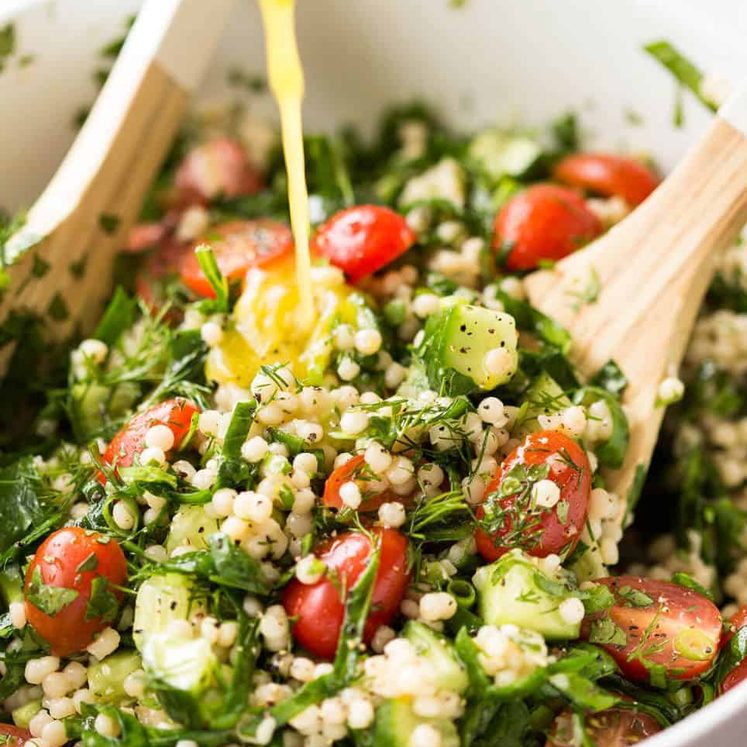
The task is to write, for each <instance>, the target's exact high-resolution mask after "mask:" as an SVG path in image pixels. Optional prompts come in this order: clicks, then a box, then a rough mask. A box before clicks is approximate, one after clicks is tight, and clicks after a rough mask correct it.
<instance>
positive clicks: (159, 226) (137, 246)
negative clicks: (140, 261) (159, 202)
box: [124, 222, 168, 254]
mask: <svg viewBox="0 0 747 747" xmlns="http://www.w3.org/2000/svg"><path fill="white" fill-rule="evenodd" d="M167 233H168V229H167V228H166V226H165V225H164V224H163V223H155V222H154V223H138V224H136V225H134V226H133V227H132V228H131V229H130V233H129V234H128V235H127V242H126V243H125V246H124V251H126V252H132V253H133V254H138V253H140V252H144V251H146V250H148V249H153V248H155V247H157V246H158V245H159V244H160V243H161V242H162V241H163V240H164V239H165V238H166V235H167Z"/></svg>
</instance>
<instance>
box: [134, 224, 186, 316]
mask: <svg viewBox="0 0 747 747" xmlns="http://www.w3.org/2000/svg"><path fill="white" fill-rule="evenodd" d="M136 238H137V237H136ZM143 238H144V240H145V238H146V237H143ZM190 251H191V247H190V246H189V244H184V243H182V242H181V241H179V240H178V239H177V238H176V237H174V236H171V235H168V234H167V235H166V236H165V237H164V238H163V240H162V241H161V242H160V243H159V244H158V245H156V246H155V247H153V248H151V249H150V250H149V251H148V253H147V255H146V256H144V258H143V262H142V264H141V266H140V267H139V269H138V271H137V274H136V275H135V292H136V293H137V295H138V296H139V297H140V298H142V299H143V301H145V303H146V304H147V305H148V306H149V307H150V308H151V309H154V310H155V309H158V307H159V306H160V305H161V304H162V303H163V301H164V298H163V294H162V289H163V281H164V280H165V279H166V278H169V277H170V276H175V275H176V274H177V273H178V272H179V266H180V264H181V262H182V259H183V258H184V257H185V255H186V254H187V253H189V252H190Z"/></svg>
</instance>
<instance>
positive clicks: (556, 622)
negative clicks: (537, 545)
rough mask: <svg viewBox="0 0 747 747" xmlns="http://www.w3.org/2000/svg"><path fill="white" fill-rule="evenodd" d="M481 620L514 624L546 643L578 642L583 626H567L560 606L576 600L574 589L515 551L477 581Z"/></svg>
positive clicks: (483, 571)
mask: <svg viewBox="0 0 747 747" xmlns="http://www.w3.org/2000/svg"><path fill="white" fill-rule="evenodd" d="M473 582H474V584H475V588H476V589H477V592H478V605H479V611H480V617H481V618H482V619H483V620H484V621H485V622H486V623H488V624H490V625H505V624H506V623H513V624H514V625H517V626H518V627H520V628H526V629H527V630H534V631H536V632H538V633H541V634H542V635H543V636H544V637H545V638H546V639H548V640H552V641H557V640H571V639H574V638H578V636H579V633H580V629H581V622H580V621H579V622H577V623H571V622H567V621H566V620H565V619H564V618H563V616H562V615H561V614H560V611H559V606H560V603H561V602H563V601H564V600H566V599H569V598H571V597H572V596H573V593H572V590H571V589H570V587H569V586H568V585H567V584H565V583H563V582H562V581H561V580H559V579H558V578H554V577H551V576H549V575H547V574H545V573H543V572H542V571H541V570H540V569H539V568H538V567H537V565H536V564H535V563H534V562H533V561H532V560H530V559H529V558H528V557H527V556H526V555H524V553H522V552H521V551H520V550H512V551H511V552H508V553H506V554H505V555H504V556H503V557H501V558H499V559H498V560H496V561H495V562H494V563H492V564H491V565H488V566H483V567H482V568H480V569H479V570H478V571H477V573H475V576H474V578H473Z"/></svg>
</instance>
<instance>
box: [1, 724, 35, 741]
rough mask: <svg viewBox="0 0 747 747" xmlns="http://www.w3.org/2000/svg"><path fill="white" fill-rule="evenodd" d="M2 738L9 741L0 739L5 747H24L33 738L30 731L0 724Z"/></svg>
mask: <svg viewBox="0 0 747 747" xmlns="http://www.w3.org/2000/svg"><path fill="white" fill-rule="evenodd" d="M0 737H7V739H0V742H2V744H3V745H5V747H23V745H25V744H26V741H27V740H29V739H31V738H32V736H31V732H30V731H27V730H26V729H20V728H19V727H17V726H11V724H0Z"/></svg>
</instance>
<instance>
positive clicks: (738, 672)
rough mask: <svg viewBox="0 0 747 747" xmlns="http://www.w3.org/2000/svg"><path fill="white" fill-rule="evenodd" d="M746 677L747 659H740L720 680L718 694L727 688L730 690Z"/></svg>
mask: <svg viewBox="0 0 747 747" xmlns="http://www.w3.org/2000/svg"><path fill="white" fill-rule="evenodd" d="M746 679H747V659H742V661H740V662H739V664H737V666H736V667H734V669H732V670H731V672H729V673H728V674H727V675H726V677H724V679H723V680H722V681H721V686H720V687H719V694H720V695H723V694H724V693H725V692H727V691H728V690H731V689H732V687H736V686H737V685H738V684H739V683H740V682H743V681H744V680H746Z"/></svg>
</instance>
